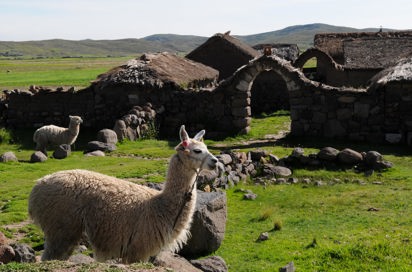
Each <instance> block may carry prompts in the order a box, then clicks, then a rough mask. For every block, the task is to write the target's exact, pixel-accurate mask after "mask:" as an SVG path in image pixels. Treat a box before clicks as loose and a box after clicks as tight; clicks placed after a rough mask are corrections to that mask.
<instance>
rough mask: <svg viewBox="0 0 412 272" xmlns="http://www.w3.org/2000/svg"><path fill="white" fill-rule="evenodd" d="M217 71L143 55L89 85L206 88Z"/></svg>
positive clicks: (168, 55) (176, 59)
mask: <svg viewBox="0 0 412 272" xmlns="http://www.w3.org/2000/svg"><path fill="white" fill-rule="evenodd" d="M218 76H219V72H218V71H217V70H215V69H213V68H211V67H209V66H206V65H203V64H201V63H198V62H194V61H191V60H189V59H186V58H182V57H179V56H177V55H175V54H171V53H167V52H164V53H156V54H144V55H142V56H141V57H140V58H136V59H132V60H129V61H128V62H127V63H126V64H124V65H121V66H118V67H115V68H113V69H112V70H110V71H108V72H106V73H104V74H101V75H99V76H98V77H97V79H96V80H95V81H94V82H93V83H95V84H99V85H105V86H106V85H112V84H137V85H141V86H146V87H156V88H162V87H164V86H166V85H174V86H180V87H210V86H211V85H214V84H215V83H216V81H217V78H218Z"/></svg>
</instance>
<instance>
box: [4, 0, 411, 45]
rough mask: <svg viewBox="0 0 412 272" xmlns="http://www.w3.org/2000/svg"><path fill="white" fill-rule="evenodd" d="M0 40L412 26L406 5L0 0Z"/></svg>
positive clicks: (379, 0) (372, 1) (375, 1)
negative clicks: (319, 26)
mask: <svg viewBox="0 0 412 272" xmlns="http://www.w3.org/2000/svg"><path fill="white" fill-rule="evenodd" d="M0 18H1V21H2V23H1V24H0V40H2V41H27V40H44V39H54V38H60V39H70V40H82V39H121V38H142V37H145V36H149V35H152V34H167V33H172V34H181V35H198V36H206V37H209V36H211V35H213V34H215V33H219V32H220V33H222V32H226V31H228V30H231V34H235V35H249V34H257V33H263V32H269V31H274V30H279V29H282V28H285V27H288V26H292V25H302V24H311V23H325V24H331V25H336V26H349V27H355V28H368V27H376V28H379V27H380V26H383V27H384V28H393V29H402V30H404V29H412V1H411V0H391V1H388V0H386V1H384V0H366V1H362V0H356V1H355V0H345V1H342V0H340V1H335V0H329V1H328V0H278V1H275V0H272V1H269V0H255V1H245V0H207V1H197V0H174V1H173V0H150V1H146V0H115V1H109V0H67V1H59V0H0Z"/></svg>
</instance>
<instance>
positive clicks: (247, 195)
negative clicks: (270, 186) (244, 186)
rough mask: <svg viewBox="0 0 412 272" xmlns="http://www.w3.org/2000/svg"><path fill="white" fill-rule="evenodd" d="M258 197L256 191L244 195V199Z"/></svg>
mask: <svg viewBox="0 0 412 272" xmlns="http://www.w3.org/2000/svg"><path fill="white" fill-rule="evenodd" d="M256 197H257V195H256V194H254V193H247V194H244V195H243V199H246V200H255V199H256Z"/></svg>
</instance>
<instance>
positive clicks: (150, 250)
mask: <svg viewBox="0 0 412 272" xmlns="http://www.w3.org/2000/svg"><path fill="white" fill-rule="evenodd" d="M204 133H205V131H204V130H202V131H201V132H199V133H198V134H197V135H196V136H195V137H194V138H193V139H190V138H189V136H188V134H187V132H186V130H185V128H184V126H182V127H181V129H180V138H181V143H180V144H179V145H178V146H177V147H176V148H175V149H176V154H175V155H173V156H172V158H171V160H170V163H169V168H168V171H167V177H166V183H165V186H164V190H163V191H157V190H154V189H150V188H148V187H146V186H143V185H137V184H134V183H131V182H128V181H124V180H121V179H117V178H114V177H110V176H106V175H103V174H99V173H96V172H91V171H86V170H68V171H60V172H56V173H54V174H51V175H48V176H45V177H43V178H41V179H40V180H38V181H37V184H36V185H35V186H34V188H33V190H32V192H31V194H30V198H29V214H30V215H31V217H32V218H33V220H34V222H35V223H36V224H38V225H40V227H41V228H42V230H43V231H44V236H45V250H44V253H43V256H42V260H51V259H67V258H68V257H69V256H70V254H71V253H72V251H73V249H74V247H75V246H76V245H77V244H78V242H79V241H80V239H81V238H82V234H83V235H85V236H86V237H87V238H88V239H89V242H90V244H91V246H92V247H93V250H94V257H95V258H96V260H98V261H104V260H107V259H113V258H121V260H122V262H123V263H132V262H136V261H147V260H148V259H149V257H151V256H155V255H156V254H158V253H159V252H160V250H161V249H163V248H169V249H171V250H177V249H179V248H180V247H181V245H182V244H183V243H185V242H186V240H187V238H188V235H189V228H190V224H191V221H192V216H193V212H194V209H195V204H196V185H195V183H196V175H197V174H198V173H199V171H201V170H202V169H208V170H212V169H215V168H216V164H217V161H218V160H217V158H216V157H215V156H213V155H212V154H211V153H210V152H209V151H208V149H207V147H206V145H205V144H204V143H203V141H202V137H203V135H204Z"/></svg>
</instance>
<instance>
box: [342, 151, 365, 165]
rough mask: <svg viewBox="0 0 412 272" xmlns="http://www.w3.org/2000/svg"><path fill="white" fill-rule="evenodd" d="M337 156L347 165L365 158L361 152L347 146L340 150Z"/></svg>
mask: <svg viewBox="0 0 412 272" xmlns="http://www.w3.org/2000/svg"><path fill="white" fill-rule="evenodd" d="M337 158H338V161H339V162H341V163H343V164H347V165H355V164H357V163H360V162H361V161H362V160H363V156H362V154H361V153H359V152H357V151H355V150H352V149H350V148H345V149H343V150H342V151H340V152H339V154H338V156H337Z"/></svg>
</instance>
